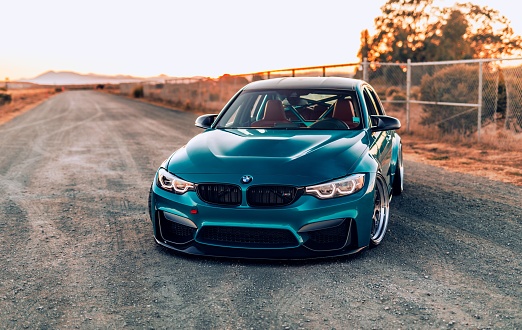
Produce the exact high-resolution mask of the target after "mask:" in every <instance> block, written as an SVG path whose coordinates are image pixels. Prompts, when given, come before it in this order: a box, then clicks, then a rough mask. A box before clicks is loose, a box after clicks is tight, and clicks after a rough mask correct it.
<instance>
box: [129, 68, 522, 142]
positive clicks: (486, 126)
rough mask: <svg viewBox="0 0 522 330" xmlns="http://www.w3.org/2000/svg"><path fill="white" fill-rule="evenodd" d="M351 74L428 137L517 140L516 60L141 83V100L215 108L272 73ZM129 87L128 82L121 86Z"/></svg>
mask: <svg viewBox="0 0 522 330" xmlns="http://www.w3.org/2000/svg"><path fill="white" fill-rule="evenodd" d="M311 76H322V77H332V76H336V77H355V78H359V79H364V80H366V81H368V82H369V83H370V84H371V85H372V86H373V87H374V88H375V89H376V91H377V93H378V94H379V95H380V97H381V100H382V102H383V103H384V105H385V109H386V111H387V113H389V114H390V115H393V116H396V117H398V118H399V119H400V120H401V121H402V122H403V127H404V129H405V131H407V132H410V133H414V134H418V135H423V136H426V137H441V136H456V137H460V138H465V139H470V140H474V141H488V139H490V140H495V141H498V140H504V141H508V140H509V141H519V142H520V144H522V58H517V59H502V60H501V59H480V60H463V61H445V62H424V63H411V62H408V63H376V62H375V63H370V62H366V61H365V62H363V63H347V64H339V65H327V66H317V67H306V68H294V69H284V70H274V71H266V72H257V73H250V74H243V75H233V76H231V75H223V76H221V77H220V78H218V79H211V78H178V79H174V80H168V81H166V82H165V84H155V85H145V86H144V94H145V97H149V98H153V99H157V100H163V101H165V102H168V103H171V104H172V105H174V106H177V107H180V108H184V109H187V110H195V109H196V110H199V111H201V112H218V111H219V110H221V108H222V107H223V106H224V105H225V104H226V102H227V101H228V100H229V99H230V98H231V97H232V96H233V95H234V94H235V93H236V92H237V91H238V90H239V89H240V88H241V87H243V86H244V85H246V84H247V83H249V82H252V81H256V80H263V79H270V78H278V77H311ZM129 88H131V89H132V87H131V86H126V88H125V90H126V91H127V90H128V89H129Z"/></svg>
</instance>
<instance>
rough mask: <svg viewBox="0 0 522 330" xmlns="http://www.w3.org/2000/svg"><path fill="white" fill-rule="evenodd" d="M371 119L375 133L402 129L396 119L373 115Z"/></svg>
mask: <svg viewBox="0 0 522 330" xmlns="http://www.w3.org/2000/svg"><path fill="white" fill-rule="evenodd" d="M370 117H371V121H372V131H373V132H380V131H390V130H394V129H399V128H401V122H400V121H399V119H397V118H395V117H390V116H377V115H372V116H370Z"/></svg>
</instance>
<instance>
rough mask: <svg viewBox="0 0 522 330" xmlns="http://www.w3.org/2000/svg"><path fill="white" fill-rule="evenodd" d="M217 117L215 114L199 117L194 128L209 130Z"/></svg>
mask: <svg viewBox="0 0 522 330" xmlns="http://www.w3.org/2000/svg"><path fill="white" fill-rule="evenodd" d="M217 116H218V115H216V114H214V115H203V116H199V117H198V118H196V126H197V127H200V128H205V129H207V128H210V126H212V124H213V123H214V120H216V117H217Z"/></svg>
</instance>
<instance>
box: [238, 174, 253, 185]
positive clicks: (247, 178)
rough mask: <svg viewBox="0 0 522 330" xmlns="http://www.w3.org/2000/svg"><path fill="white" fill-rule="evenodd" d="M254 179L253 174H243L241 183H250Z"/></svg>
mask: <svg viewBox="0 0 522 330" xmlns="http://www.w3.org/2000/svg"><path fill="white" fill-rule="evenodd" d="M253 179H254V178H253V177H252V176H251V175H243V176H242V177H241V183H243V184H248V183H250V182H252V180H253Z"/></svg>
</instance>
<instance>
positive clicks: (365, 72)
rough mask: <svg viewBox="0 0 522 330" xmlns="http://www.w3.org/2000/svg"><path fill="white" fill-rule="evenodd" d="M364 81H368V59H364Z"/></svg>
mask: <svg viewBox="0 0 522 330" xmlns="http://www.w3.org/2000/svg"><path fill="white" fill-rule="evenodd" d="M362 65H363V80H364V81H368V58H367V57H365V58H364V59H363V63H362Z"/></svg>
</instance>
